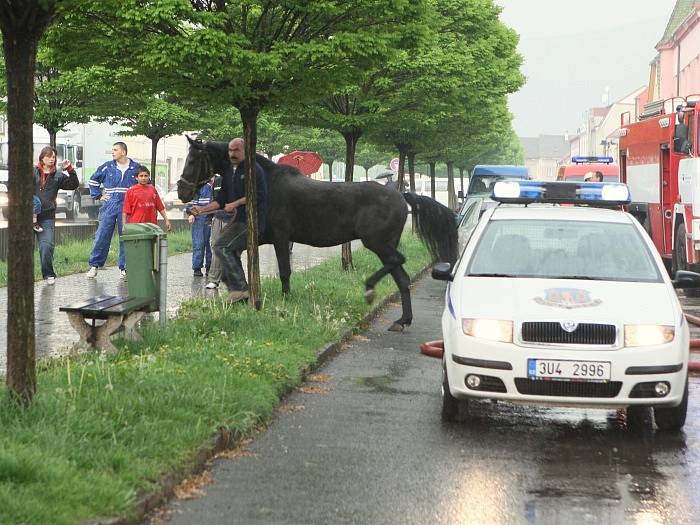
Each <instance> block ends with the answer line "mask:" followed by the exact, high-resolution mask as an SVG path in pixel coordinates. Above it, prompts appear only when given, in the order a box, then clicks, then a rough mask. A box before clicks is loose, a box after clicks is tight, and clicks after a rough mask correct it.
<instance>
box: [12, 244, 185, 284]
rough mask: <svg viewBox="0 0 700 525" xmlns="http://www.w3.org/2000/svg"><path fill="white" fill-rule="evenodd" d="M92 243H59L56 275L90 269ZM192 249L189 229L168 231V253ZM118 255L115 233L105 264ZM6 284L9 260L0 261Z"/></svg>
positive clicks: (36, 273) (36, 266)
mask: <svg viewBox="0 0 700 525" xmlns="http://www.w3.org/2000/svg"><path fill="white" fill-rule="evenodd" d="M92 244H93V241H92V240H85V239H83V240H77V239H67V240H65V241H64V242H62V243H61V244H57V245H56V248H55V250H54V256H53V268H54V271H55V272H56V275H57V276H59V277H61V276H63V275H71V274H74V273H80V272H86V271H88V269H89V266H88V257H89V256H90V251H91V250H92ZM190 251H192V234H191V232H190V231H189V230H181V231H177V232H171V233H168V254H170V255H175V254H178V253H184V252H190ZM118 257H119V237H118V236H117V235H115V236H113V237H112V244H111V245H110V247H109V255H108V257H107V262H106V263H105V266H113V265H116V264H117V258H118ZM41 279H42V275H41V263H40V262H39V252H38V251H36V250H35V256H34V280H35V281H40V280H41ZM5 286H7V261H0V288H2V287H5Z"/></svg>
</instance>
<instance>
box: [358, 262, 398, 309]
mask: <svg viewBox="0 0 700 525" xmlns="http://www.w3.org/2000/svg"><path fill="white" fill-rule="evenodd" d="M375 253H377V252H375ZM377 256H378V257H379V260H380V261H382V264H383V266H382V267H381V268H380V269H379V270H377V271H376V272H374V273H373V274H372V275H370V276H369V277H368V278H367V280H366V281H365V299H366V300H367V302H368V303H369V304H372V302H373V301H374V287H375V286H376V285H377V283H378V282H379V281H380V280H381V279H382V278H383V277H384V276H385V275H388V274H390V273H391V272H392V270H393V269H394V268H395V267H397V266H401V265H402V264H403V263H405V262H406V258H405V257H404V256H403V255H401V253H400V252H399V251H398V250H394V253H392V254H391V255H388V254H382V255H379V254H378V253H377Z"/></svg>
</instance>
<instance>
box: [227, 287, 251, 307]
mask: <svg viewBox="0 0 700 525" xmlns="http://www.w3.org/2000/svg"><path fill="white" fill-rule="evenodd" d="M248 297H250V295H249V294H248V290H233V291H231V292H229V293H228V297H227V299H226V301H227V302H228V303H229V304H234V303H238V302H241V301H246V300H248Z"/></svg>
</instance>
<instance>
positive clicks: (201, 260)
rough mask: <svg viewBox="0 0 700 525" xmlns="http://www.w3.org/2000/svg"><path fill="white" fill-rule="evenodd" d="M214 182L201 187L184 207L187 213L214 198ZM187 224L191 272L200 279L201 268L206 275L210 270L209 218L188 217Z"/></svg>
mask: <svg viewBox="0 0 700 525" xmlns="http://www.w3.org/2000/svg"><path fill="white" fill-rule="evenodd" d="M214 180H215V177H212V178H211V179H209V181H208V182H207V183H206V184H204V185H203V186H201V187H200V188H199V190H197V193H196V194H195V196H194V199H192V202H190V203H189V204H188V205H187V206H186V207H185V210H186V211H187V212H188V213H189V211H190V210H191V209H192V206H206V205H207V204H209V203H210V202H211V201H212V199H213V198H214ZM188 221H189V223H190V224H191V225H192V270H193V271H194V276H195V277H202V275H203V274H202V266H204V268H205V271H206V273H207V274H208V273H209V268H211V245H210V244H209V239H210V238H211V216H206V215H200V216H199V217H195V216H194V215H190V216H189V217H188Z"/></svg>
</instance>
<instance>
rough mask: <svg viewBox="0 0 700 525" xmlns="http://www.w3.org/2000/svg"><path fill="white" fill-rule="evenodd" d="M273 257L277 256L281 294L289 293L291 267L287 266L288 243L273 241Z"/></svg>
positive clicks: (285, 241)
mask: <svg viewBox="0 0 700 525" xmlns="http://www.w3.org/2000/svg"><path fill="white" fill-rule="evenodd" d="M274 246H275V255H276V256H277V269H278V270H279V273H280V281H282V293H283V294H285V295H287V294H288V293H289V276H290V275H292V267H291V265H290V264H289V242H288V241H287V239H285V240H284V241H275V244H274Z"/></svg>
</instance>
